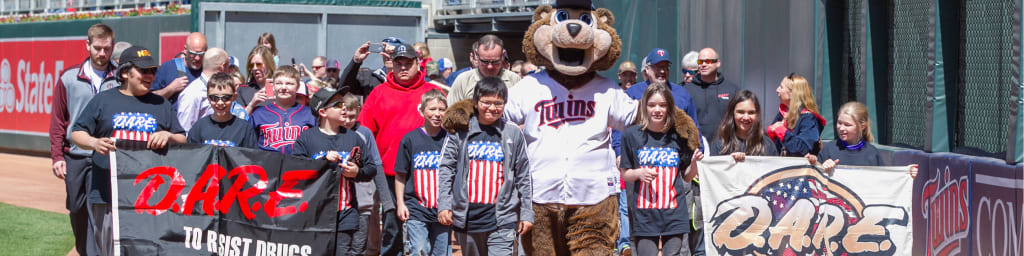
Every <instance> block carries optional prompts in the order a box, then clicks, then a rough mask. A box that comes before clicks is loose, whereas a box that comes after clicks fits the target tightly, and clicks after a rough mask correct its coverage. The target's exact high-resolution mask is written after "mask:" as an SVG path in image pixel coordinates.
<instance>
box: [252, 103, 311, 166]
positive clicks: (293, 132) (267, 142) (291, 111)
mask: <svg viewBox="0 0 1024 256" xmlns="http://www.w3.org/2000/svg"><path fill="white" fill-rule="evenodd" d="M249 122H251V124H252V127H253V128H255V129H256V135H257V137H258V138H259V142H258V143H257V144H258V145H259V147H260V149H263V150H267V151H277V152H281V153H283V154H291V152H292V144H294V143H295V140H296V139H297V138H298V137H299V134H301V133H302V132H303V131H305V130H306V129H309V128H310V127H315V126H316V119H314V118H313V114H311V112H310V111H309V108H308V107H306V106H303V105H302V104H295V105H294V106H292V107H290V108H288V109H284V108H282V107H280V106H278V105H277V103H273V104H268V105H266V106H263V107H260V108H258V109H256V110H255V111H253V112H252V116H250V119H249Z"/></svg>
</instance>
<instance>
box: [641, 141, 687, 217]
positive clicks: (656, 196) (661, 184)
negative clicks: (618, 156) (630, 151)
mask: <svg viewBox="0 0 1024 256" xmlns="http://www.w3.org/2000/svg"><path fill="white" fill-rule="evenodd" d="M637 159H638V160H639V162H640V168H650V169H653V170H655V171H657V172H658V176H657V177H656V178H655V179H654V180H653V181H651V182H644V183H641V184H640V188H639V191H638V193H637V198H636V208H638V209H675V208H676V207H679V204H678V202H677V201H676V196H677V192H676V190H675V181H676V177H677V176H678V175H679V170H678V166H679V153H678V152H676V151H675V149H672V148H650V147H645V148H642V149H640V150H637Z"/></svg>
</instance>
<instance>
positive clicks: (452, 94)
mask: <svg viewBox="0 0 1024 256" xmlns="http://www.w3.org/2000/svg"><path fill="white" fill-rule="evenodd" d="M473 52H474V53H475V54H474V55H476V61H477V63H478V64H477V65H478V66H477V68H476V69H474V70H470V71H469V72H465V73H462V74H459V76H458V77H456V78H455V81H454V82H452V84H451V86H452V90H451V91H449V92H448V102H449V104H455V103H456V102H459V101H461V100H465V99H470V98H473V92H474V91H475V88H476V83H477V82H480V80H482V79H484V78H485V77H498V78H501V81H502V82H504V83H505V86H506V87H508V88H509V89H511V88H512V87H513V86H515V85H516V83H518V82H519V79H520V77H519V75H517V74H516V73H515V72H512V71H511V70H508V69H505V63H507V61H506V58H505V56H506V53H505V45H504V43H503V42H502V41H501V38H498V36H495V35H491V34H488V35H484V36H483V37H481V38H480V40H478V41H477V42H476V43H475V44H474V45H473Z"/></svg>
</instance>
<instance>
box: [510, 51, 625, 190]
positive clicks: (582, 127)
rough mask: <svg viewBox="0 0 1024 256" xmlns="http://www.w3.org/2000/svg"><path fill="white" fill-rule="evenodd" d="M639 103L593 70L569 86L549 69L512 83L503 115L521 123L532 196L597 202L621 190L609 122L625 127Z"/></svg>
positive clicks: (513, 121) (614, 127)
mask: <svg viewBox="0 0 1024 256" xmlns="http://www.w3.org/2000/svg"><path fill="white" fill-rule="evenodd" d="M636 109H637V104H636V101H635V100H632V99H630V98H629V95H626V93H625V92H623V91H622V89H621V88H619V85H618V84H617V83H615V81H612V80H609V79H607V78H604V77H601V76H600V75H598V76H595V77H594V79H591V81H590V82H587V83H586V84H584V85H582V86H579V87H576V88H574V89H571V90H569V89H566V87H565V86H562V85H561V84H559V83H558V82H557V81H555V80H554V79H551V77H550V75H548V73H547V72H543V71H542V72H539V73H535V74H533V75H530V76H527V77H524V78H523V79H522V80H520V81H519V83H517V84H516V86H515V87H512V88H509V92H508V103H507V104H506V105H505V113H504V114H505V115H504V116H505V118H506V119H507V120H508V121H510V122H512V123H515V124H517V125H522V127H523V135H525V136H526V142H527V151H526V152H527V154H528V157H529V159H530V170H531V171H530V176H531V178H532V182H533V202H534V203H539V204H548V203H560V204H570V205H593V204H597V203H599V202H601V201H602V200H604V199H605V198H608V196H610V195H613V194H617V193H618V184H615V183H614V182H611V184H610V183H609V182H608V181H609V179H614V178H615V177H618V176H619V172H618V170H617V169H616V164H615V152H613V151H612V150H611V146H610V144H611V132H609V129H608V128H613V129H616V130H625V129H626V128H627V127H628V126H629V124H631V123H633V120H634V119H636Z"/></svg>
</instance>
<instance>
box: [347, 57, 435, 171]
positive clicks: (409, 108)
mask: <svg viewBox="0 0 1024 256" xmlns="http://www.w3.org/2000/svg"><path fill="white" fill-rule="evenodd" d="M423 74H424V72H420V75H419V77H418V78H415V79H414V80H415V81H416V83H415V84H413V85H411V86H408V87H405V86H401V85H398V83H397V82H396V81H397V78H395V73H394V72H391V73H388V78H387V81H385V82H384V83H381V84H380V85H378V86H377V87H375V88H373V91H371V92H370V95H369V96H366V101H365V103H364V104H363V110H362V111H361V112H360V113H359V124H360V125H362V126H365V127H366V128H367V129H370V131H371V132H373V137H374V138H375V139H376V141H377V148H378V149H379V150H380V159H381V162H383V165H384V173H385V174H387V175H388V176H395V170H394V168H395V156H397V155H398V153H397V152H398V144H399V143H400V142H401V141H402V136H405V134H406V133H408V132H409V131H412V130H413V129H416V128H419V127H420V126H423V117H422V116H420V113H419V109H416V106H417V105H419V104H420V97H422V96H423V94H424V93H426V92H427V91H430V90H432V89H438V88H437V86H435V85H433V84H431V83H427V82H424V81H423ZM438 90H440V89H438Z"/></svg>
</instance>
